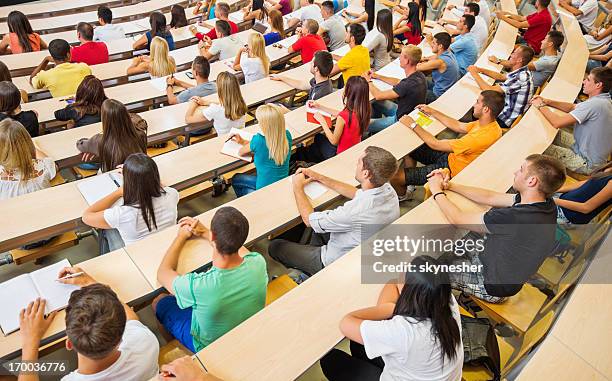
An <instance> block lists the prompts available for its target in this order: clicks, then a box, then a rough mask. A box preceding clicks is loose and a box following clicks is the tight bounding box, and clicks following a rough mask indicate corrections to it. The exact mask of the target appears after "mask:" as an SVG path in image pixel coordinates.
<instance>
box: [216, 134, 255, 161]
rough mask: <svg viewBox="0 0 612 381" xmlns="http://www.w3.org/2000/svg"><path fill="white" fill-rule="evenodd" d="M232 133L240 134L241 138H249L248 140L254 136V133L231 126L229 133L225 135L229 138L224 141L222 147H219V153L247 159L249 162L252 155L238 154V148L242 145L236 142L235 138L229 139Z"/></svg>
mask: <svg viewBox="0 0 612 381" xmlns="http://www.w3.org/2000/svg"><path fill="white" fill-rule="evenodd" d="M234 135H240V136H241V137H242V138H243V139H245V140H249V141H250V140H251V139H253V136H255V134H253V133H251V132H249V131H245V130H239V129H237V128H232V129H231V130H230V132H229V134H228V135H227V139H229V140H228V141H226V142H225V144H223V148H221V153H224V154H226V155H229V156H232V157H235V158H237V159H240V160H244V161H248V162H249V163H250V162H251V161H253V156H251V155H245V156H240V154H239V153H238V152H240V148H241V147H242V146H241V145H240V144H238V143H236V141H235V140H233V139H230V136H234Z"/></svg>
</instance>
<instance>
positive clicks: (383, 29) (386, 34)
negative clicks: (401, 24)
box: [363, 9, 393, 70]
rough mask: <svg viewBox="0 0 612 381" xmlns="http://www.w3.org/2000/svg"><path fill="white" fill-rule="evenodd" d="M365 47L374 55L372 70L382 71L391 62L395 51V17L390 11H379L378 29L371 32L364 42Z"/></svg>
mask: <svg viewBox="0 0 612 381" xmlns="http://www.w3.org/2000/svg"><path fill="white" fill-rule="evenodd" d="M363 46H365V47H366V48H367V49H368V51H369V52H370V53H372V54H373V60H372V65H371V66H372V68H373V69H374V70H380V69H382V68H383V67H384V66H386V65H388V64H389V63H390V62H391V54H390V53H391V50H392V49H393V15H392V14H391V11H390V10H388V9H381V10H380V11H378V17H377V18H376V28H375V29H372V30H371V31H369V32H368V33H367V34H366V36H365V38H364V40H363Z"/></svg>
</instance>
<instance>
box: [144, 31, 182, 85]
mask: <svg viewBox="0 0 612 381" xmlns="http://www.w3.org/2000/svg"><path fill="white" fill-rule="evenodd" d="M150 50H151V53H150V55H149V56H150V57H151V61H150V63H149V73H150V74H151V75H152V76H154V77H165V76H167V75H170V74H173V73H176V63H175V62H174V58H172V57H170V48H169V47H168V42H167V41H166V40H164V39H163V38H161V37H157V36H156V37H153V40H152V41H151V49H150Z"/></svg>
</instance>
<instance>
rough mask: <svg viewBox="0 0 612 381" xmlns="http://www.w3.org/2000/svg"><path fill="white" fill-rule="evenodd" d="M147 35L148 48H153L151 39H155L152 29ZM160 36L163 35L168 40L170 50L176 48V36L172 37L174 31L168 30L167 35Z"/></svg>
mask: <svg viewBox="0 0 612 381" xmlns="http://www.w3.org/2000/svg"><path fill="white" fill-rule="evenodd" d="M145 36H147V50H151V40H152V39H153V37H151V31H148V32H147V33H146V34H145ZM156 37H157V36H156ZM159 37H162V38H163V39H165V40H166V42H167V43H168V48H169V49H170V50H174V38H173V37H172V33H170V32H167V33H166V35H164V36H159Z"/></svg>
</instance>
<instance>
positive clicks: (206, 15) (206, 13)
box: [192, 0, 219, 20]
mask: <svg viewBox="0 0 612 381" xmlns="http://www.w3.org/2000/svg"><path fill="white" fill-rule="evenodd" d="M215 9H216V6H215V0H203V1H196V3H195V7H194V8H193V11H192V13H193V14H194V15H200V20H212V19H213V18H215V13H216V12H215ZM217 18H219V16H217Z"/></svg>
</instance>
